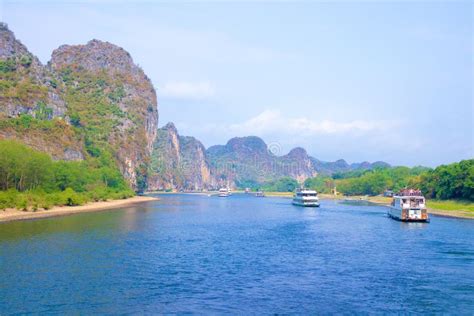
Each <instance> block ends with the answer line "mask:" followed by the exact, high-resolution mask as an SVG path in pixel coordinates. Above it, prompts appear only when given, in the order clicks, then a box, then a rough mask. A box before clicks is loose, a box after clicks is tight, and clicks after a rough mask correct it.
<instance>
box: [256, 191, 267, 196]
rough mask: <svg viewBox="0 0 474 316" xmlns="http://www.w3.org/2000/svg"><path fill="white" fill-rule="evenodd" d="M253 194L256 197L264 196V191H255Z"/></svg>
mask: <svg viewBox="0 0 474 316" xmlns="http://www.w3.org/2000/svg"><path fill="white" fill-rule="evenodd" d="M255 196H256V197H265V193H263V191H257V192H256V193H255Z"/></svg>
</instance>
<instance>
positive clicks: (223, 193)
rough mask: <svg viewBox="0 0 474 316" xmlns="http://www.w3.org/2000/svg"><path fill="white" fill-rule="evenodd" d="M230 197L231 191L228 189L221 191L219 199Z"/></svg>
mask: <svg viewBox="0 0 474 316" xmlns="http://www.w3.org/2000/svg"><path fill="white" fill-rule="evenodd" d="M229 195H230V190H229V189H228V188H221V189H219V197H228V196H229Z"/></svg>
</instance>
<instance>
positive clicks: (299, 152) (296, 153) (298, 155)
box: [287, 147, 308, 159]
mask: <svg viewBox="0 0 474 316" xmlns="http://www.w3.org/2000/svg"><path fill="white" fill-rule="evenodd" d="M287 157H289V158H293V159H308V153H307V152H306V150H305V149H304V148H301V147H296V148H293V149H292V150H291V151H290V152H289V153H288V155H287Z"/></svg>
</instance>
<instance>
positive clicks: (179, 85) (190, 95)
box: [158, 81, 216, 99]
mask: <svg viewBox="0 0 474 316" xmlns="http://www.w3.org/2000/svg"><path fill="white" fill-rule="evenodd" d="M215 93H216V91H215V88H214V85H212V84H211V83H210V82H208V81H200V82H186V81H172V82H167V83H165V84H164V85H163V86H162V87H158V94H159V95H160V96H163V97H169V98H177V99H207V98H210V97H213V96H214V95H215Z"/></svg>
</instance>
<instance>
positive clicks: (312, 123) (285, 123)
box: [224, 110, 398, 135]
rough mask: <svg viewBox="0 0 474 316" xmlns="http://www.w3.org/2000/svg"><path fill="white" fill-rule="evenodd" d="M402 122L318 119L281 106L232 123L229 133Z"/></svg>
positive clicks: (338, 129) (358, 129)
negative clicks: (291, 112)
mask: <svg viewBox="0 0 474 316" xmlns="http://www.w3.org/2000/svg"><path fill="white" fill-rule="evenodd" d="M396 125H398V123H397V122H394V121H382V120H377V121H366V120H353V121H348V122H338V121H332V120H317V119H310V118H307V117H286V116H284V115H282V113H281V112H280V111H277V110H265V111H263V112H262V113H260V114H258V115H257V116H255V117H253V118H250V119H248V120H246V121H244V122H242V123H238V124H232V125H230V126H229V127H228V128H225V127H224V129H227V130H228V132H229V133H231V134H232V133H233V134H239V135H244V134H245V135H250V134H256V135H268V134H287V135H298V134H303V135H324V134H345V133H356V134H363V133H368V132H376V131H379V132H380V131H385V130H388V129H390V128H393V127H395V126H396Z"/></svg>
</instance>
